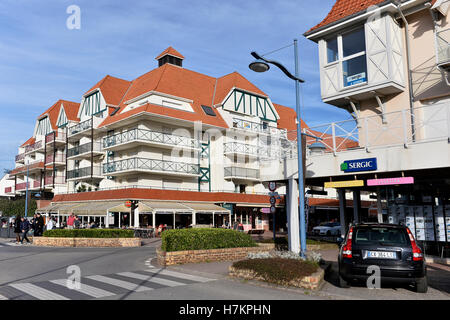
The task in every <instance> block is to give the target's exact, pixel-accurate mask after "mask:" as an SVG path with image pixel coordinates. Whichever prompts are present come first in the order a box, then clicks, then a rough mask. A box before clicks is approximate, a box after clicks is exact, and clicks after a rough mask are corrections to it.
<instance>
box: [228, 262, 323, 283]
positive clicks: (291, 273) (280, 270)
mask: <svg viewBox="0 0 450 320" xmlns="http://www.w3.org/2000/svg"><path fill="white" fill-rule="evenodd" d="M233 267H234V268H235V269H239V270H251V271H253V272H254V273H255V275H256V276H260V277H262V278H263V279H264V281H267V282H270V283H275V284H281V285H285V284H287V283H289V282H290V281H292V280H299V279H301V278H303V277H307V276H310V275H311V274H313V273H314V272H316V271H317V269H318V268H319V266H318V264H317V263H314V262H310V261H302V260H296V259H282V258H268V259H247V260H242V261H238V262H235V263H233Z"/></svg>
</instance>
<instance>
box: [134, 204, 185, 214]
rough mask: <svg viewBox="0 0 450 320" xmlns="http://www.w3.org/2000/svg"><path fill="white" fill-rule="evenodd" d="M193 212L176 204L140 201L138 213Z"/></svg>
mask: <svg viewBox="0 0 450 320" xmlns="http://www.w3.org/2000/svg"><path fill="white" fill-rule="evenodd" d="M192 211H193V210H192V209H191V208H189V207H187V206H184V205H183V204H181V203H178V202H170V201H141V202H139V212H154V213H174V212H175V213H181V212H187V213H191V212H192Z"/></svg>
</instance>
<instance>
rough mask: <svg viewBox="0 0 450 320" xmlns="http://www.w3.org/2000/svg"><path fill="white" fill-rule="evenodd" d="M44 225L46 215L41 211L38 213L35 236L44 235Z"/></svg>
mask: <svg viewBox="0 0 450 320" xmlns="http://www.w3.org/2000/svg"><path fill="white" fill-rule="evenodd" d="M44 225H45V222H44V217H43V216H42V215H41V214H40V213H38V214H37V215H36V231H35V233H34V235H35V236H37V237H41V236H42V234H43V233H44Z"/></svg>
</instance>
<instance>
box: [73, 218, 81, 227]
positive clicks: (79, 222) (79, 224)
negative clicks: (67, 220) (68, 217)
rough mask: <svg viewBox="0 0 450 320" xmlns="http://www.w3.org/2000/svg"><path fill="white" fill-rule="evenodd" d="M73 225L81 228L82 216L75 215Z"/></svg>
mask: <svg viewBox="0 0 450 320" xmlns="http://www.w3.org/2000/svg"><path fill="white" fill-rule="evenodd" d="M73 226H74V228H75V229H80V226H81V221H80V218H79V217H78V216H75V220H74V222H73Z"/></svg>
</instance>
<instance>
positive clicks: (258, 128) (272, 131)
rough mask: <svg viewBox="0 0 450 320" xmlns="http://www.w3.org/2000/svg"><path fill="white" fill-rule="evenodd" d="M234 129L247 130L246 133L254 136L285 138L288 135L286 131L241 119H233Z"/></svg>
mask: <svg viewBox="0 0 450 320" xmlns="http://www.w3.org/2000/svg"><path fill="white" fill-rule="evenodd" d="M233 128H234V129H238V130H245V132H246V133H249V132H251V133H254V134H267V135H282V136H285V135H286V133H287V131H286V130H285V129H278V128H274V127H270V126H269V125H268V124H266V123H257V122H252V121H247V120H244V119H239V118H233Z"/></svg>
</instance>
